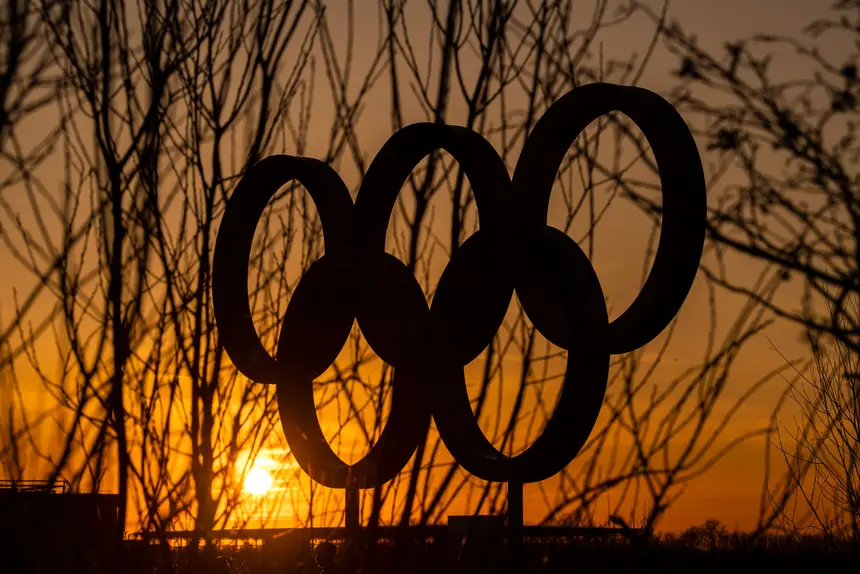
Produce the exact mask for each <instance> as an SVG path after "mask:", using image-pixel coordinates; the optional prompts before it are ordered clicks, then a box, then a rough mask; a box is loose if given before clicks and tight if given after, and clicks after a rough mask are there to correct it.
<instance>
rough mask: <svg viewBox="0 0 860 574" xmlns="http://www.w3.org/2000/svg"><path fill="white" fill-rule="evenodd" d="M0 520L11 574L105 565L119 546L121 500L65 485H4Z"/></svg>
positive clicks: (0, 543) (0, 541)
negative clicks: (117, 545)
mask: <svg viewBox="0 0 860 574" xmlns="http://www.w3.org/2000/svg"><path fill="white" fill-rule="evenodd" d="M0 516H2V517H3V519H2V520H0V553H2V556H3V557H4V558H3V563H4V564H11V565H12V568H11V569H10V570H6V571H7V572H29V571H40V572H41V571H54V570H55V569H56V568H57V567H61V566H62V565H63V564H67V565H68V564H75V565H87V564H89V565H92V566H103V564H102V562H104V560H106V559H107V557H108V556H109V555H110V552H109V549H110V548H115V547H116V543H117V542H119V538H118V534H117V533H118V532H119V530H118V524H117V522H118V520H119V496H118V495H115V494H81V493H74V492H69V489H68V484H67V483H66V482H64V481H63V482H59V483H54V484H51V483H48V482H46V481H26V480H21V481H9V480H3V481H0ZM36 565H38V567H37V566H36ZM34 568H35V570H34Z"/></svg>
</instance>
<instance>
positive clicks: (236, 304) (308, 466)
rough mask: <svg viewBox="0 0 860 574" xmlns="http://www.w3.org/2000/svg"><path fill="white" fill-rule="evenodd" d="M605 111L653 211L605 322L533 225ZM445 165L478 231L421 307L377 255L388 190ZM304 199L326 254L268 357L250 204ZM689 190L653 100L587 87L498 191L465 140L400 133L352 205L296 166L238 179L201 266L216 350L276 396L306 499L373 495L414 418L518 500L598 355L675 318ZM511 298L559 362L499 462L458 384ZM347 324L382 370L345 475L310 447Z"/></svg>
mask: <svg viewBox="0 0 860 574" xmlns="http://www.w3.org/2000/svg"><path fill="white" fill-rule="evenodd" d="M611 111H620V112H623V113H625V114H626V115H627V116H628V117H630V118H631V119H632V120H633V121H634V122H635V123H636V124H637V125H638V126H639V128H640V129H641V130H642V132H643V133H644V134H645V136H646V138H647V139H648V141H649V143H650V145H651V148H652V150H653V153H654V157H655V159H656V162H657V166H658V170H659V173H660V179H661V184H662V194H663V213H662V216H663V217H662V227H661V234H660V240H659V243H658V248H657V253H656V255H655V258H654V262H653V265H652V267H651V271H650V273H649V275H648V278H647V279H646V281H645V283H644V285H643V287H642V290H641V291H640V293H639V295H638V296H637V297H636V299H635V300H634V301H633V303H632V304H631V305H630V307H629V308H628V309H627V310H626V311H625V312H624V313H622V314H621V316H619V317H618V318H617V319H615V320H614V321H612V322H609V321H608V315H607V310H606V305H605V300H604V294H603V290H602V288H601V286H600V282H599V281H598V278H597V275H596V273H595V271H594V269H593V267H592V266H591V264H590V262H589V261H588V258H587V257H586V256H585V254H584V253H583V251H582V250H581V249H580V248H579V246H578V245H577V244H576V242H575V241H573V240H572V239H570V238H569V237H568V236H567V235H565V234H564V233H562V232H560V231H558V230H556V229H554V228H551V227H549V226H548V225H547V223H546V220H547V213H548V209H549V199H550V194H551V191H552V184H553V182H554V180H555V176H556V173H557V172H558V169H559V167H560V165H561V162H562V160H563V158H564V156H565V154H566V152H567V150H568V149H569V148H570V146H571V145H572V143H573V142H574V140H575V139H576V137H577V136H578V135H579V134H580V133H581V132H582V131H583V130H584V129H585V127H586V126H587V125H588V124H589V123H591V122H592V121H594V120H595V119H597V118H599V117H600V116H602V115H604V114H606V113H609V112H611ZM439 149H442V150H445V151H447V152H448V153H449V154H451V155H452V156H453V157H454V159H455V160H456V161H457V162H459V164H460V166H461V167H462V169H463V171H464V172H465V174H466V176H467V177H468V179H469V182H470V184H471V187H472V190H473V192H474V194H475V201H476V204H477V207H478V219H479V229H478V230H477V231H476V232H475V233H473V234H472V235H471V236H470V237H469V238H468V239H467V240H466V241H465V242H463V244H462V245H460V246H459V247H455V248H453V253H452V255H451V259H450V261H449V263H448V264H447V266H446V268H445V270H444V271H443V273H442V275H441V277H440V279H439V284H438V286H437V288H436V291H435V294H434V297H433V303H432V305H429V306H428V304H427V301H426V299H425V297H424V294H423V292H422V290H421V287H420V285H419V284H418V282H417V281H416V280H415V278H414V276H413V275H412V273H411V271H410V270H409V269H408V268H407V267H406V265H404V264H403V263H402V262H400V261H399V260H398V259H397V258H395V257H394V256H392V255H390V254H387V253H386V252H385V237H386V231H387V228H388V223H389V220H390V218H391V214H392V211H393V208H394V205H395V202H396V200H397V196H398V194H399V193H400V189H401V187H402V186H403V183H404V182H405V181H406V179H407V178H408V177H409V174H410V172H411V171H412V170H413V169H414V167H415V166H416V165H417V164H418V163H419V162H420V161H421V159H422V158H424V157H425V156H427V155H428V154H430V153H432V152H434V151H436V150H439ZM293 180H295V181H297V182H299V183H301V184H302V185H303V186H304V187H305V189H307V190H308V192H309V193H310V195H311V199H312V200H313V201H314V203H315V204H316V206H317V210H318V212H319V216H320V219H321V221H322V228H323V236H324V241H325V254H324V255H323V256H322V257H321V258H320V259H319V260H317V261H316V262H314V263H313V264H312V265H311V266H310V267H309V268H308V270H307V271H306V273H305V274H304V275H303V277H302V278H301V280H300V281H299V284H298V286H297V287H296V289H295V292H294V293H293V295H292V298H291V299H290V302H289V305H288V306H287V310H286V313H285V316H284V319H283V325H282V327H281V335H280V340H279V341H278V349H277V355H276V357H272V356H271V355H269V353H268V352H267V351H266V350H265V348H264V347H263V345H262V343H261V342H260V340H259V338H258V336H257V334H256V331H255V329H254V325H253V323H252V321H251V313H250V304H249V293H248V266H249V258H250V251H251V244H252V241H253V236H254V232H255V229H256V225H257V222H258V220H259V219H260V217H261V216H262V214H263V211H264V209H265V207H266V204H267V202H268V201H269V200H270V199H271V198H272V196H273V195H274V194H275V192H276V191H277V190H278V189H280V188H281V187H282V186H284V185H285V184H287V183H289V182H290V181H293ZM705 216H706V194H705V180H704V173H703V169H702V164H701V159H700V157H699V154H698V151H697V149H696V145H695V142H694V140H693V137H692V134H691V133H690V131H689V129H688V128H687V126H686V124H685V123H684V121H683V119H682V118H681V116H680V115H679V114H678V113H677V112H676V111H675V109H674V108H673V107H672V106H671V104H669V103H668V102H667V101H666V100H664V99H663V98H661V97H660V96H658V95H656V94H654V93H652V92H649V91H647V90H644V89H641V88H634V87H622V86H615V85H611V84H592V85H588V86H584V87H581V88H577V89H575V90H573V91H571V92H569V93H568V94H566V95H565V96H563V97H562V98H561V99H559V100H558V101H557V102H555V103H554V104H553V105H552V106H550V107H549V109H547V111H546V112H545V113H544V115H543V116H542V117H541V119H540V120H539V121H538V122H537V124H536V125H535V127H534V129H533V130H532V132H531V133H530V134H529V136H528V138H527V140H526V142H525V144H524V146H523V149H522V152H521V154H520V158H519V160H518V162H517V165H516V167H515V170H514V175H513V177H512V178H511V177H509V175H508V172H507V169H506V168H505V165H504V163H503V161H502V160H501V158H500V157H499V156H498V154H497V153H496V152H495V150H494V149H493V147H492V146H491V145H490V144H489V142H487V141H486V140H485V139H484V138H483V137H481V136H480V135H478V134H477V133H475V132H472V131H470V130H467V129H465V128H460V127H453V126H445V125H440V124H426V123H425V124H415V125H411V126H407V127H405V128H403V129H401V130H400V131H398V132H397V133H395V134H394V135H393V136H392V137H391V138H390V139H389V140H388V141H387V142H386V143H385V145H383V147H382V149H381V150H380V151H379V153H378V154H377V156H376V157H375V158H374V160H373V162H372V163H371V165H370V166H369V168H368V170H367V173H366V174H365V177H364V179H363V181H362V183H361V186H360V187H359V191H358V194H357V197H356V200H355V203H354V204H353V202H352V199H351V198H350V195H349V192H348V190H347V189H346V187H345V185H344V184H343V181H342V180H341V179H340V177H339V176H338V175H337V173H336V172H335V171H334V170H332V169H331V168H330V167H329V166H328V165H326V164H324V163H322V162H320V161H317V160H314V159H310V158H297V157H290V156H272V157H269V158H266V159H264V160H262V161H260V162H259V163H257V164H256V165H255V166H254V167H252V168H251V169H250V170H249V171H248V172H247V174H246V175H245V176H244V178H243V179H242V181H241V182H240V183H239V185H238V187H237V188H236V190H235V191H234V193H233V194H232V196H231V197H230V199H229V200H228V202H227V208H226V211H225V213H224V217H223V220H222V222H221V226H220V228H219V231H218V237H217V240H216V244H215V254H214V262H213V300H214V311H215V317H216V322H217V324H218V328H219V334H220V337H221V340H222V342H223V344H224V349H225V350H226V352H227V353H228V355H229V356H230V359H231V360H232V361H233V363H234V364H235V366H236V367H237V368H238V369H239V371H240V372H242V373H243V374H244V375H245V376H247V377H248V378H249V379H251V380H254V381H258V382H261V383H268V384H275V385H277V397H278V407H279V410H280V415H281V423H282V425H283V428H284V433H285V435H286V438H287V442H288V443H289V445H290V448H291V450H292V452H293V454H294V456H295V458H296V461H297V462H298V463H299V465H300V466H301V467H302V469H303V470H304V471H305V472H306V473H308V474H309V475H310V476H311V478H312V479H314V480H315V481H317V482H319V483H321V484H323V485H325V486H329V487H334V488H345V487H346V486H347V482H348V481H349V480H353V481H355V482H354V484H355V486H357V487H358V488H372V487H374V486H377V485H380V484H383V483H385V482H387V481H388V480H391V479H392V478H394V477H395V476H396V475H397V474H398V473H399V472H400V471H401V470H402V469H403V468H404V466H405V465H406V464H407V463H408V461H409V459H410V458H411V456H412V454H413V453H414V452H415V449H416V447H417V446H418V444H419V442H420V441H421V440H424V437H425V435H426V432H427V430H428V428H429V424H430V420H431V417H432V419H433V420H434V422H435V423H436V427H437V429H438V431H439V433H440V436H441V438H442V440H443V442H444V444H445V446H446V447H447V448H448V450H449V451H450V452H451V454H452V455H453V456H454V458H455V460H456V461H457V462H458V463H459V464H460V465H461V466H463V468H464V469H466V470H467V471H468V472H470V473H472V474H473V475H475V476H477V477H479V478H482V479H485V480H490V481H515V482H535V481H539V480H544V479H546V478H549V477H551V476H553V475H554V474H556V473H557V472H559V471H561V470H562V469H563V468H564V467H565V466H566V465H567V464H569V463H570V461H571V460H573V458H574V457H575V456H576V455H577V454H578V452H579V451H580V449H581V448H582V446H583V445H584V444H585V441H586V440H587V439H588V435H589V434H590V432H591V430H592V428H593V426H594V424H595V422H596V420H597V416H598V414H599V412H600V407H601V404H602V402H603V397H604V394H605V391H606V381H607V377H608V369H609V356H610V355H611V354H618V353H625V352H628V351H631V350H634V349H637V348H639V347H641V346H642V345H644V344H646V343H648V342H649V341H651V340H652V339H653V338H654V337H656V336H657V335H658V334H659V333H660V332H661V331H662V330H663V329H664V328H665V327H666V326H667V325H668V324H669V323H670V322H671V321H672V319H673V318H674V317H675V315H676V314H677V312H678V310H679V309H680V308H681V305H682V304H683V302H684V300H685V298H686V296H687V294H688V293H689V290H690V288H691V286H692V283H693V280H694V278H695V275H696V271H697V269H698V265H699V260H700V258H701V254H702V249H703V245H704V230H705ZM515 292H516V294H517V296H518V298H519V300H520V303H521V305H522V307H523V310H524V311H525V313H526V315H527V316H528V317H529V319H530V320H531V321H532V323H533V325H534V326H535V328H536V329H537V330H538V331H539V332H540V333H542V334H543V335H544V336H545V337H546V338H547V339H548V340H549V341H551V342H552V343H554V344H555V345H557V346H559V347H561V348H562V349H564V350H566V351H567V352H568V362H567V367H566V371H565V375H564V381H563V384H562V388H561V392H560V395H559V398H558V403H557V405H556V408H555V410H554V412H553V414H552V416H551V417H550V419H549V420H548V421H547V423H546V426H545V427H544V429H543V431H542V433H541V434H540V436H539V437H538V438H537V439H536V440H535V442H534V443H533V444H532V445H531V446H530V447H529V448H527V449H526V450H525V451H524V452H522V453H521V454H519V455H517V456H514V457H508V456H505V455H503V454H501V453H500V452H499V451H498V450H497V449H496V448H495V447H494V446H493V445H492V443H491V442H490V441H489V440H487V438H486V437H485V436H484V434H483V433H482V431H481V430H480V427H479V425H478V422H477V420H476V418H475V416H474V413H473V411H472V407H471V403H470V399H469V396H468V393H467V392H466V385H465V378H464V373H463V368H464V367H465V366H466V365H467V364H468V363H469V362H471V361H472V360H474V359H475V358H476V357H477V356H478V355H480V353H481V352H483V350H484V349H485V348H486V347H487V346H488V345H489V344H490V343H491V342H492V339H493V337H494V336H495V334H496V332H497V331H498V329H499V327H500V326H501V324H502V322H503V320H504V317H505V314H506V312H507V309H508V307H509V305H510V302H511V299H512V297H513V295H514V293H515ZM354 321H356V322H357V323H358V326H359V328H360V329H361V331H362V333H363V334H364V336H365V338H366V340H367V342H368V344H369V345H370V347H371V348H372V349H373V350H374V351H375V352H376V354H377V355H378V356H379V357H380V358H381V359H382V360H384V361H385V362H386V363H388V364H389V365H391V366H392V367H393V368H394V380H393V396H392V406H391V411H390V415H389V418H388V421H387V422H386V425H385V427H384V429H383V431H382V433H381V435H380V437H379V439H378V440H377V441H376V443H375V444H374V445H373V446H372V448H371V449H370V451H369V452H368V454H367V455H366V456H365V457H364V458H362V459H361V460H360V461H359V462H357V463H356V464H354V465H347V464H346V463H344V462H343V461H342V460H341V459H340V458H339V457H338V456H337V455H336V453H335V452H334V451H333V450H332V449H331V447H330V446H329V444H328V442H327V441H326V439H325V437H324V435H323V432H322V429H321V427H320V423H319V420H318V418H317V415H316V406H315V402H314V397H313V385H312V383H313V380H314V378H315V377H318V376H319V375H321V374H322V373H323V372H324V371H325V370H326V369H327V368H328V367H329V366H330V365H332V364H333V362H334V361H335V359H336V357H337V355H338V354H339V353H340V351H341V349H342V348H343V345H344V343H345V342H346V341H347V339H348V337H349V332H350V329H351V328H352V324H353V322H354Z"/></svg>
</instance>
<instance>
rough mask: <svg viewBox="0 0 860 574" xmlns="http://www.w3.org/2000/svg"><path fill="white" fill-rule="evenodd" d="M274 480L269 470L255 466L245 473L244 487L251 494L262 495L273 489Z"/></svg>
mask: <svg viewBox="0 0 860 574" xmlns="http://www.w3.org/2000/svg"><path fill="white" fill-rule="evenodd" d="M274 482H275V481H274V479H273V478H272V475H271V474H269V472H268V471H267V470H264V469H262V468H260V467H258V466H255V467H253V468H251V470H249V471H248V474H246V475H245V480H244V482H243V485H242V489H243V490H244V491H245V492H247V493H249V494H253V495H255V496H262V495H264V494H266V493H267V492H269V490H271V489H272V485H273V484H274Z"/></svg>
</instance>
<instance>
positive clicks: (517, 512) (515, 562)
mask: <svg viewBox="0 0 860 574" xmlns="http://www.w3.org/2000/svg"><path fill="white" fill-rule="evenodd" d="M508 549H509V552H510V571H511V572H512V573H513V572H517V573H519V572H521V571H522V567H523V483H521V482H513V481H512V482H508Z"/></svg>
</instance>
